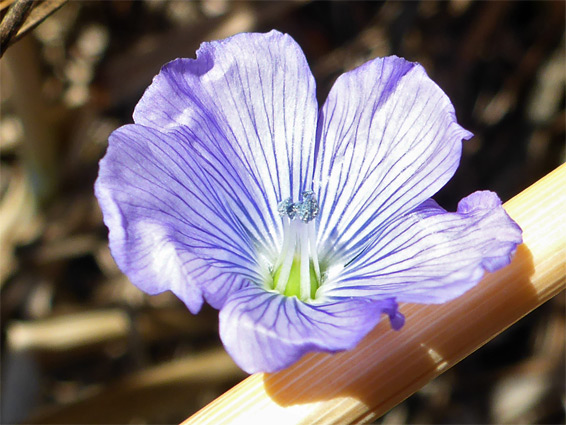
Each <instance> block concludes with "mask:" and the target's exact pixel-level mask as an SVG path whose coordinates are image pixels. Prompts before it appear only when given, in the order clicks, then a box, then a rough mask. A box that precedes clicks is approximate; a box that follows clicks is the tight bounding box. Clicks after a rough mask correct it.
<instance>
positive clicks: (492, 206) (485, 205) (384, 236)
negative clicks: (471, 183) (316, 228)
mask: <svg viewBox="0 0 566 425" xmlns="http://www.w3.org/2000/svg"><path fill="white" fill-rule="evenodd" d="M521 242H522V240H521V229H520V228H519V226H518V225H517V224H516V223H515V222H514V221H513V220H512V219H511V218H510V217H509V216H508V215H507V213H506V212H505V210H504V209H503V207H502V206H501V201H500V200H499V198H498V197H497V195H496V194H495V193H493V192H488V191H483V192H475V193H473V194H471V195H469V196H468V197H466V198H464V199H462V200H461V201H460V203H459V205H458V210H457V212H455V213H448V212H446V211H445V210H444V209H442V208H441V207H440V206H438V204H436V202H434V201H433V200H432V199H429V200H427V201H426V202H424V203H423V204H422V205H420V206H419V207H417V208H416V209H415V210H414V211H412V212H410V213H408V214H406V215H405V216H402V217H400V218H398V219H396V220H395V221H393V222H391V223H390V224H389V225H387V226H385V227H384V228H383V229H382V230H381V231H380V232H379V234H378V235H376V236H375V239H374V240H373V241H371V243H369V244H368V245H367V246H366V248H365V250H364V252H363V254H362V255H360V256H359V257H358V258H356V259H355V260H354V261H353V262H352V263H351V264H349V265H348V266H347V267H346V268H345V269H344V271H343V273H342V274H341V276H340V279H337V280H336V281H333V282H329V284H328V285H326V284H325V285H323V286H322V287H321V288H320V289H319V293H320V294H319V293H317V296H319V295H320V296H334V297H368V298H370V299H381V298H390V297H394V298H395V299H396V301H398V302H415V303H442V302H446V301H449V300H451V299H453V298H456V297H457V296H459V295H461V294H463V293H464V292H465V291H467V290H468V289H470V288H472V287H473V286H474V285H475V284H476V283H477V282H479V280H480V279H481V278H482V276H483V274H484V272H485V271H489V272H492V271H495V270H497V269H499V268H501V267H503V266H505V265H507V264H509V263H510V261H511V257H512V255H513V253H514V252H515V250H516V248H517V246H518V245H519V244H520V243H521Z"/></svg>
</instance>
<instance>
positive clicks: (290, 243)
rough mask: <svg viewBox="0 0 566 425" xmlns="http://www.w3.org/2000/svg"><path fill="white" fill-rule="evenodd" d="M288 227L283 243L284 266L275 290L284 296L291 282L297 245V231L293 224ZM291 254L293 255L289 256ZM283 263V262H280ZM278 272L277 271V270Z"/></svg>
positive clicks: (282, 265) (282, 256)
mask: <svg viewBox="0 0 566 425" xmlns="http://www.w3.org/2000/svg"><path fill="white" fill-rule="evenodd" d="M285 227H286V232H285V235H284V240H285V242H284V243H283V246H284V250H283V252H282V253H281V254H282V255H281V258H282V261H283V264H281V266H280V267H281V268H280V269H279V270H280V271H279V276H278V279H277V282H276V283H277V286H276V287H275V288H274V289H275V290H276V291H277V292H279V293H281V294H283V293H284V292H285V288H286V287H287V282H288V281H289V276H290V275H291V267H292V266H293V262H294V261H293V260H294V254H293V253H294V252H295V245H296V243H297V240H296V233H297V232H296V231H295V229H294V227H295V226H293V222H290V223H288V225H287V226H285ZM289 254H291V255H289ZM279 262H281V260H279ZM276 270H277V269H276Z"/></svg>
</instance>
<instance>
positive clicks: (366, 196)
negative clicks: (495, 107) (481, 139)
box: [313, 56, 472, 258]
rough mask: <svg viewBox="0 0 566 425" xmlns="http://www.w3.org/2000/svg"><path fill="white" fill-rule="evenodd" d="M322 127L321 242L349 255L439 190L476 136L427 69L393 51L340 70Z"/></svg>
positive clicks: (319, 177) (324, 110) (318, 179)
mask: <svg viewBox="0 0 566 425" xmlns="http://www.w3.org/2000/svg"><path fill="white" fill-rule="evenodd" d="M318 131H319V133H318V138H319V140H320V142H319V143H320V144H319V148H318V149H319V152H318V156H317V163H316V169H315V174H314V179H313V181H314V184H315V191H317V192H318V193H319V203H320V220H319V233H320V234H319V243H320V244H321V246H322V251H323V252H326V253H327V255H330V254H331V253H332V252H339V253H340V254H341V255H343V256H344V257H346V258H348V257H349V258H352V257H354V256H355V255H357V254H358V253H359V249H360V247H362V246H363V245H364V244H365V243H366V241H367V240H368V239H369V238H371V236H372V232H374V231H375V230H376V229H377V228H379V227H380V225H382V224H383V223H385V222H387V221H388V220H389V219H391V218H393V217H396V216H399V215H402V214H404V213H406V212H408V211H410V210H412V209H413V208H415V207H416V206H418V205H419V204H421V203H422V202H423V201H424V200H426V199H427V198H429V197H430V196H432V195H433V194H434V193H436V192H437V191H438V190H439V189H440V188H441V187H442V186H443V185H444V184H445V183H446V182H447V181H448V180H449V179H450V177H452V175H453V174H454V171H455V170H456V168H457V166H458V162H459V160H460V153H461V141H462V139H468V138H470V137H471V136H472V135H471V133H469V132H468V131H466V130H464V129H463V128H462V127H460V126H459V125H458V124H457V123H456V117H455V114H454V108H453V107H452V104H451V103H450V100H449V99H448V97H447V96H446V95H445V94H444V93H443V92H442V90H441V89H440V88H439V87H438V86H437V85H436V84H435V83H434V82H433V81H432V80H431V79H430V78H429V77H428V76H427V75H426V73H425V71H424V69H423V68H422V67H421V66H420V65H418V64H416V63H411V62H407V61H405V60H404V59H400V58H397V57H393V56H392V57H387V58H383V59H375V60H373V61H370V62H368V63H366V64H364V65H362V66H361V67H359V68H357V69H355V70H353V71H351V72H348V73H346V74H343V75H342V76H340V77H339V78H338V80H337V81H336V83H335V84H334V87H333V88H332V90H331V92H330V94H329V96H328V100H327V101H326V103H325V104H324V106H323V107H322V110H321V119H320V121H319V128H318ZM317 185H318V189H317Z"/></svg>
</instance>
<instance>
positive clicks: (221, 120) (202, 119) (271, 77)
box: [134, 31, 318, 209]
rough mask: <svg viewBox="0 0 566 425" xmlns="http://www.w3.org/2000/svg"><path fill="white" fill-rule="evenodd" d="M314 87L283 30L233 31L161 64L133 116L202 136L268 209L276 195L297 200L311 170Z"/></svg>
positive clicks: (299, 52) (303, 61)
mask: <svg viewBox="0 0 566 425" xmlns="http://www.w3.org/2000/svg"><path fill="white" fill-rule="evenodd" d="M315 90H316V86H315V82H314V78H313V76H312V74H311V71H310V68H309V66H308V64H307V61H306V59H305V56H304V54H303V52H302V50H301V48H300V47H299V45H298V44H297V43H296V42H295V41H294V40H293V39H292V38H291V37H290V36H289V35H287V34H281V33H279V32H277V31H271V32H270V33H267V34H257V33H244V34H238V35H235V36H233V37H230V38H228V39H226V40H221V41H213V42H210V43H203V44H202V45H201V47H200V49H199V50H198V51H197V59H177V60H174V61H172V62H170V63H168V64H167V65H165V66H164V67H163V68H162V70H161V72H160V73H159V75H157V76H156V77H155V78H154V80H153V83H152V84H151V86H150V87H149V88H148V89H147V90H146V92H145V94H144V95H143V97H142V98H141V100H140V101H139V103H138V105H137V106H136V109H135V111H134V121H135V122H136V123H137V124H143V125H146V126H149V127H154V128H156V129H159V130H161V131H165V132H177V131H182V132H185V131H189V132H190V133H193V132H196V133H198V134H202V135H204V136H203V137H199V139H200V142H197V143H202V145H203V147H202V148H204V147H206V148H207V149H210V150H212V151H213V152H214V153H215V154H216V155H224V156H225V159H226V160H228V161H231V162H233V161H240V162H242V164H243V165H244V167H245V168H247V169H248V171H247V172H248V173H251V174H253V176H254V180H255V181H254V184H255V185H258V186H259V187H260V189H261V191H262V193H264V194H265V196H266V198H267V200H268V201H269V205H268V208H273V209H275V208H276V207H277V203H278V202H280V201H281V200H283V199H286V198H288V197H290V196H292V197H293V198H294V199H298V196H299V194H300V193H301V192H303V191H304V190H305V185H306V180H307V178H306V176H307V175H308V176H309V177H310V176H311V174H312V167H313V165H312V163H313V158H312V154H311V153H312V150H313V148H314V143H315V137H316V121H317V112H318V111H317V110H318V106H317V101H316V92H315ZM188 129H189V130H188ZM196 149H197V150H199V149H200V148H199V147H197V148H196Z"/></svg>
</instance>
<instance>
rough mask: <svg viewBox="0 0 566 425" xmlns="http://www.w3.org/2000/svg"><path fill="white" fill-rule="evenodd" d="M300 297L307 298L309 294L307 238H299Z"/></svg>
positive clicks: (309, 278)
mask: <svg viewBox="0 0 566 425" xmlns="http://www.w3.org/2000/svg"><path fill="white" fill-rule="evenodd" d="M299 249H300V250H301V275H300V276H301V277H300V279H301V281H300V285H301V286H300V288H301V299H303V300H308V299H309V298H310V296H311V277H310V255H309V238H305V237H302V238H301V246H300V247H299Z"/></svg>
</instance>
